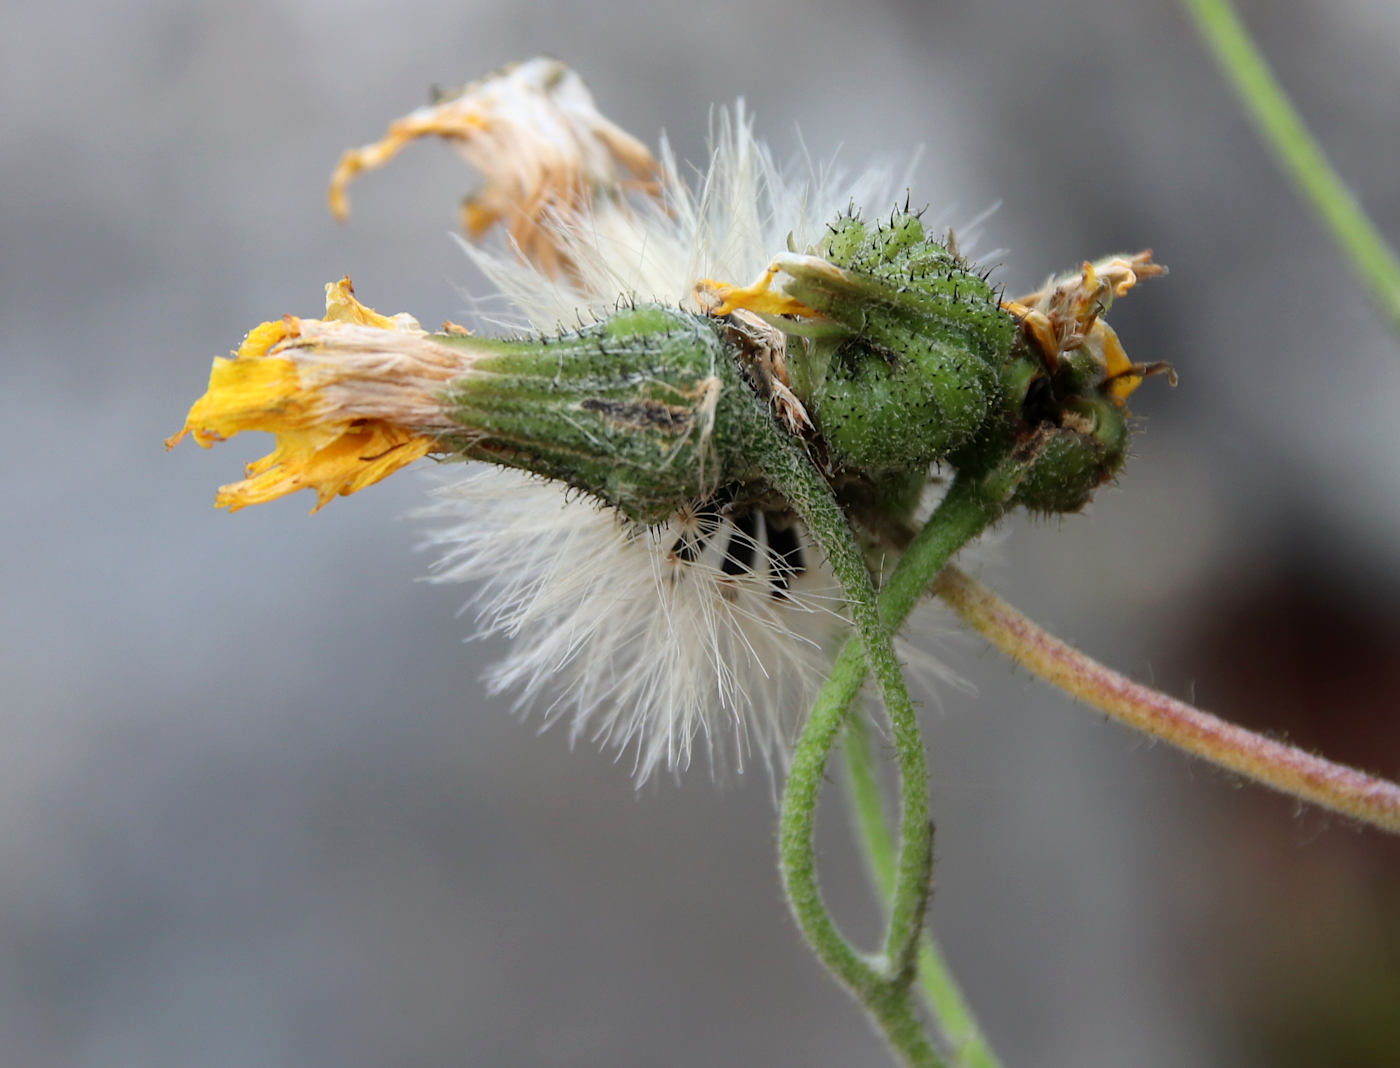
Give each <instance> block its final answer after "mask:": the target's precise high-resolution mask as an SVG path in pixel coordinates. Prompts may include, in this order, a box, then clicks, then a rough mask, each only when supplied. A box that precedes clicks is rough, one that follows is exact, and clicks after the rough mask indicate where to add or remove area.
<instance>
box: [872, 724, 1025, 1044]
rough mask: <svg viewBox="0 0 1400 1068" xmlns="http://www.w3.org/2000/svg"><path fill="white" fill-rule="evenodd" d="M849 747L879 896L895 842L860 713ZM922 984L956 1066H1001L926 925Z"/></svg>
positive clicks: (890, 876)
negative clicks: (886, 819) (890, 830)
mask: <svg viewBox="0 0 1400 1068" xmlns="http://www.w3.org/2000/svg"><path fill="white" fill-rule="evenodd" d="M845 752H846V779H847V788H848V792H849V797H850V803H851V807H852V809H853V810H854V815H855V820H856V828H857V832H858V833H857V837H858V839H859V841H860V843H861V845H862V846H863V848H864V853H865V861H866V867H867V868H868V869H869V870H870V877H871V881H872V882H874V884H875V887H876V890H877V892H878V893H879V894H880V896H881V898H888V897H889V895H890V893H891V892H892V891H893V888H894V843H893V842H892V841H891V839H890V832H889V828H888V826H887V825H886V822H885V811H884V804H883V803H882V801H881V798H880V789H879V785H878V782H877V780H876V775H875V767H874V760H873V758H872V756H871V752H870V734H869V731H868V730H867V729H866V725H865V721H864V720H863V719H862V718H861V717H859V716H849V717H847V719H846V734H845ZM919 983H920V985H921V986H922V987H923V991H924V998H925V999H926V1000H927V1002H928V1005H929V1008H930V1010H931V1011H932V1012H933V1016H934V1019H935V1020H937V1021H938V1024H939V1029H940V1030H941V1031H942V1032H943V1037H944V1038H945V1039H946V1041H947V1043H948V1046H949V1047H950V1048H951V1050H952V1053H953V1064H954V1065H955V1066H957V1068H999V1064H1000V1062H999V1061H998V1060H997V1058H996V1054H995V1053H993V1052H992V1048H991V1046H990V1045H988V1043H987V1040H986V1038H985V1037H984V1036H983V1034H982V1030H981V1028H979V1027H978V1025H977V1019H976V1017H975V1016H974V1015H973V1013H972V1009H971V1008H970V1007H969V1006H968V1004H967V1001H966V1000H965V999H964V998H963V995H962V991H961V990H960V989H959V988H958V984H957V982H956V980H954V978H953V973H952V970H951V969H950V968H949V967H948V963H947V961H945V960H944V958H943V954H942V952H941V951H940V950H939V948H938V942H937V940H936V939H934V937H933V935H932V933H931V932H930V931H928V930H927V929H925V931H924V937H923V940H922V941H921V942H920V945H919Z"/></svg>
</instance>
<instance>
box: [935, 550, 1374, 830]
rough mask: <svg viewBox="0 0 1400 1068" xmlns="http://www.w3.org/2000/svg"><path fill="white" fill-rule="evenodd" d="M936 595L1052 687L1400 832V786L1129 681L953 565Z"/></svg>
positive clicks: (1306, 797) (1277, 785)
mask: <svg viewBox="0 0 1400 1068" xmlns="http://www.w3.org/2000/svg"><path fill="white" fill-rule="evenodd" d="M933 591H934V593H936V594H938V596H939V597H941V598H942V599H943V600H944V601H945V602H946V603H947V604H948V605H949V607H951V608H952V609H953V611H955V612H956V613H957V614H958V615H959V616H960V617H961V618H962V620H963V622H965V623H967V624H968V626H970V627H972V628H973V629H974V630H976V631H977V632H978V633H979V634H981V635H982V636H983V637H984V638H986V639H987V640H988V641H989V642H991V643H992V644H993V645H995V646H996V647H997V648H998V649H1000V650H1001V651H1002V652H1003V653H1005V654H1006V655H1007V656H1009V657H1010V658H1011V659H1012V660H1014V661H1016V663H1018V664H1020V665H1021V666H1022V667H1024V668H1026V669H1027V670H1029V671H1031V672H1032V673H1034V674H1036V675H1038V676H1040V677H1041V678H1042V679H1044V680H1045V681H1046V682H1048V683H1050V684H1051V685H1052V686H1055V687H1057V688H1058V689H1061V690H1063V691H1064V692H1065V693H1067V694H1069V695H1070V696H1072V697H1076V698H1078V699H1079V700H1081V701H1084V702H1086V703H1088V704H1090V705H1093V706H1094V707H1095V708H1097V709H1099V710H1100V711H1101V712H1104V713H1105V714H1107V715H1109V716H1111V717H1113V718H1114V719H1116V720H1118V721H1119V722H1121V723H1126V724H1127V725H1128V726H1130V727H1133V728H1135V729H1137V730H1140V731H1142V732H1144V733H1145V734H1150V735H1151V736H1152V737H1154V738H1160V739H1162V740H1163V741H1164V742H1169V743H1171V744H1172V745H1174V746H1177V747H1178V748H1180V749H1184V750H1186V751H1187V752H1188V753H1192V754H1194V755H1195V756H1198V757H1202V758H1204V759H1206V760H1209V761H1211V762H1212V763H1214V764H1218V765H1220V766H1221V767H1223V768H1228V769H1230V770H1231V771H1234V772H1237V773H1238V774H1240V775H1243V776H1245V777H1246V778H1249V779H1252V780H1254V781H1255V782H1258V783H1262V784H1264V785H1265V786H1270V787H1273V788H1274V789H1275V790H1280V791H1282V792H1283V793H1286V794H1289V795H1291V796H1293V797H1296V798H1299V799H1300V800H1303V801H1308V802H1311V803H1312V804H1315V805H1321V806H1322V807H1323V808H1328V809H1331V810H1332V811H1334V812H1340V813H1342V814H1343V815H1346V816H1350V817H1352V818H1353V819H1357V820H1361V821H1362V822H1364V823H1369V824H1370V825H1371V826H1373V827H1378V828H1380V829H1381V830H1384V831H1389V832H1391V833H1392V834H1400V786H1397V785H1396V784H1395V783H1393V782H1387V781H1386V780H1385V779H1379V778H1376V777H1374V776H1371V775H1367V774H1366V773H1365V772H1362V771H1357V770H1356V769H1355V768H1349V767H1346V766H1344V765H1341V764H1334V763H1332V762H1331V761H1329V760H1324V759H1323V758H1322V757H1319V756H1314V755H1313V754H1311V753H1306V752H1304V751H1303V750H1301V749H1298V748H1295V747H1294V746H1291V745H1285V744H1284V743H1283V742H1278V741H1274V740H1273V739H1272V738H1265V737H1263V736H1262V735H1259V734H1255V733H1254V732H1253V731H1248V730H1245V729H1244V728H1243V727H1237V726H1235V725H1234V724H1232V723H1226V722H1225V721H1224V720H1222V719H1219V718H1218V717H1216V716H1212V715H1211V714H1210V713H1209V712H1202V711H1201V710H1200V709H1198V708H1193V707H1192V706H1191V705H1188V704H1186V703H1185V702H1183V701H1178V700H1176V699H1175V698H1172V697H1168V696H1167V695H1166V694H1163V693H1158V692H1157V691H1156V690H1152V689H1149V688H1148V687H1146V686H1143V685H1141V684H1139V683H1136V682H1133V681H1132V680H1131V679H1128V678H1125V677H1124V676H1122V675H1120V674H1118V673H1117V672H1116V671H1113V670H1111V669H1109V668H1106V667H1104V666H1103V665H1102V664H1100V663H1098V662H1097V661H1096V660H1093V659H1091V658H1090V657H1088V656H1085V655H1084V654H1083V653H1081V652H1079V650H1077V649H1074V648H1072V647H1070V646H1068V645H1066V644H1065V643H1064V642H1062V641H1060V640H1059V639H1058V638H1056V637H1054V636H1053V635H1051V634H1048V633H1046V632H1045V631H1044V630H1042V629H1041V628H1040V627H1038V626H1036V624H1034V623H1032V622H1031V621H1030V620H1029V619H1027V618H1026V617H1025V616H1023V615H1021V613H1020V612H1018V611H1016V609H1014V608H1012V607H1011V606H1010V605H1008V604H1007V603H1006V602H1004V601H1002V600H1001V599H1000V598H999V597H997V595H996V594H994V593H993V592H992V591H991V590H989V589H987V587H985V586H983V585H982V584H981V583H980V582H978V581H977V580H976V579H974V578H972V577H971V576H970V575H968V574H966V573H965V572H963V571H960V570H959V569H957V568H956V567H953V566H951V565H949V566H948V567H945V568H944V569H943V570H942V571H941V572H939V574H938V577H937V578H935V579H934V582H933Z"/></svg>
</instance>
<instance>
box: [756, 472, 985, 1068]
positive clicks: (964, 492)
mask: <svg viewBox="0 0 1400 1068" xmlns="http://www.w3.org/2000/svg"><path fill="white" fill-rule="evenodd" d="M802 461H803V462H802V466H803V467H804V468H805V469H806V471H807V472H811V474H810V475H808V474H806V473H804V472H792V473H791V475H792V479H791V480H792V481H795V482H797V483H798V484H799V485H801V484H805V483H806V481H807V480H808V479H809V478H810V477H813V476H815V472H814V471H812V469H811V467H810V465H809V464H807V462H806V459H805V457H803V458H802ZM1011 484H1012V483H1011V481H1010V480H1009V479H1002V480H1000V481H998V480H980V479H974V478H971V477H968V476H960V477H959V478H958V479H957V480H956V481H955V482H954V484H953V486H952V488H951V489H950V490H949V491H948V494H947V495H946V496H945V497H944V499H943V502H942V504H941V505H940V506H939V508H938V510H937V511H936V512H935V513H934V516H933V518H932V519H930V520H929V522H928V523H927V524H925V526H924V527H923V529H922V530H921V531H920V532H919V533H918V534H917V535H915V537H914V540H913V541H912V542H911V543H910V544H909V546H908V548H907V549H906V550H905V552H904V554H903V556H902V557H901V558H900V561H899V563H898V565H897V566H896V567H895V569H894V571H893V572H892V573H891V575H890V576H889V578H888V579H887V580H886V582H885V584H884V587H883V589H882V590H881V592H880V595H879V599H878V602H877V604H878V613H879V624H880V626H879V630H880V632H881V633H882V634H883V635H884V643H885V644H887V643H888V635H889V634H891V633H893V632H894V630H895V629H897V628H898V627H899V625H900V624H901V623H902V622H903V621H904V619H905V618H906V617H907V616H908V614H909V612H910V610H911V609H912V608H913V606H914V604H915V602H916V601H917V600H918V598H919V596H920V594H921V593H923V592H924V590H925V589H926V588H927V586H928V584H929V582H930V581H931V579H932V577H933V575H934V574H935V573H936V572H937V571H938V569H939V568H941V567H942V566H943V564H944V563H945V562H946V561H947V560H948V558H949V557H950V556H951V555H952V554H953V553H954V552H956V551H957V550H958V549H960V548H961V547H962V546H963V545H964V544H966V543H967V541H968V540H969V539H971V538H973V537H975V536H976V535H977V534H979V533H981V531H982V530H983V529H984V528H985V527H986V526H987V525H988V523H990V522H991V521H992V520H994V519H995V518H997V517H998V516H999V515H1000V514H1001V511H1002V507H1003V502H1004V501H1005V499H1006V497H1007V495H1008V494H1009V492H1010V490H1009V488H1008V487H1009V486H1010V485H1011ZM823 489H824V486H823ZM806 493H807V494H808V495H811V490H810V489H809V490H807V491H806ZM828 496H829V495H828ZM794 504H796V505H798V506H799V507H801V505H800V502H797V501H795V502H794ZM832 504H833V506H834V502H832ZM814 511H817V512H820V511H821V510H818V509H814ZM839 514H840V513H839V511H838V512H837V515H838V516H839ZM814 519H815V520H816V521H817V522H820V523H821V524H822V526H821V528H820V529H814V535H813V536H814V537H816V538H817V539H818V540H819V542H820V543H821V544H823V545H825V544H826V541H825V540H823V538H824V536H826V535H829V534H831V533H832V531H831V530H828V529H827V528H829V527H831V525H832V521H831V517H829V516H826V517H823V516H821V515H820V514H818V515H816V516H814V517H813V518H812V519H808V522H809V524H811V523H812V522H813V521H814ZM836 533H837V534H838V535H839V536H837V537H834V538H829V540H830V541H831V542H832V543H833V544H837V543H840V542H843V541H845V540H847V539H849V537H850V533H849V527H848V526H847V525H846V522H845V519H844V517H841V519H840V524H839V528H838V530H837V531H836ZM838 551H839V550H838ZM861 566H862V569H863V567H864V565H863V563H862V565H861ZM866 581H867V582H868V579H867V580H866ZM896 667H897V665H896ZM865 674H866V658H865V655H864V651H863V648H862V639H861V637H860V636H853V637H852V638H851V639H850V640H848V641H847V642H846V645H845V647H844V648H843V649H842V650H841V652H840V654H839V655H838V656H837V658H836V661H835V663H834V665H833V666H832V670H831V674H830V675H829V676H828V677H827V681H826V683H825V684H824V685H823V687H822V690H821V692H820V693H819V694H818V696H817V700H816V703H815V705H814V706H813V709H812V713H811V715H810V716H809V717H808V719H807V722H806V724H805V725H804V727H803V730H802V734H801V736H800V737H799V739H798V742H797V745H796V748H795V749H794V753H793V760H792V767H791V770H790V771H789V774H788V782H787V787H786V789H785V791H784V795H783V805H782V813H781V816H780V820H779V850H780V854H781V864H782V871H783V881H784V886H785V888H786V890H787V893H788V898H789V901H790V902H791V904H792V908H793V912H794V914H795V915H796V917H797V920H798V924H799V925H800V926H801V927H802V930H803V932H804V934H806V936H807V938H808V940H809V941H810V942H811V944H812V946H813V948H814V949H815V950H816V952H817V953H818V955H819V956H821V958H822V960H823V961H825V962H826V963H827V965H828V967H830V968H831V970H832V971H833V972H835V973H836V975H837V976H838V977H839V978H841V979H842V981H844V982H845V983H846V985H847V986H848V987H850V988H851V989H852V991H853V992H855V994H856V996H857V997H858V998H860V999H861V1001H862V1002H863V1003H864V1004H865V1005H866V1007H867V1008H868V1009H869V1010H870V1011H871V1012H872V1014H873V1015H875V1016H876V1018H877V1020H878V1019H879V1018H880V1017H879V1013H878V1012H877V1010H876V1008H875V1007H873V1006H872V998H871V995H872V993H873V994H875V995H876V996H878V997H880V998H884V997H888V996H889V995H890V994H891V992H893V991H899V992H900V993H901V994H902V1003H903V1005H904V1006H905V1015H906V1016H907V1015H910V1014H911V1013H910V1010H909V1009H908V980H909V978H910V976H909V975H908V974H907V972H906V969H904V968H901V967H900V966H899V962H897V961H896V960H895V959H893V958H889V959H888V963H889V964H891V965H892V966H894V967H895V969H896V976H895V978H897V979H898V982H891V981H890V979H889V978H888V977H883V976H880V975H879V974H878V973H876V972H875V971H874V969H872V968H871V967H870V965H868V964H867V963H866V962H865V961H864V960H863V959H862V958H861V957H860V956H859V955H858V954H856V953H855V951H854V950H853V949H851V947H850V946H849V944H848V943H846V942H845V940H844V939H843V938H841V936H840V934H839V932H838V931H837V930H836V927H835V924H834V923H833V922H832V920H831V917H830V915H829V914H828V913H827V911H826V908H825V906H824V905H823V903H822V900H821V893H820V890H819V888H818V885H817V880H816V870H815V859H814V854H813V846H812V829H813V820H814V816H815V811H816V801H817V795H818V792H819V791H820V788H821V784H822V782H823V780H824V777H825V772H826V761H827V754H828V753H829V752H830V751H831V747H832V746H833V745H834V744H835V741H836V736H837V734H838V732H839V731H840V729H841V725H842V723H843V722H844V721H845V720H846V717H847V713H848V711H849V709H850V707H851V704H852V703H853V702H854V700H855V698H856V695H857V694H859V692H860V689H861V686H862V684H863V683H864V681H865ZM909 741H910V739H909V736H908V732H905V733H904V734H901V733H899V732H896V733H895V734H894V742H895V745H896V747H897V748H898V747H900V746H901V745H907V744H909ZM912 742H913V744H914V745H915V746H917V748H918V750H919V765H920V769H921V770H922V764H923V759H922V757H923V747H922V742H921V741H920V740H919V738H918V734H917V726H915V728H914V731H913V737H912ZM899 755H900V756H902V755H903V754H899ZM900 770H901V778H902V780H903V772H904V771H905V770H906V769H905V767H904V766H903V763H902V762H901V768H900ZM926 791H927V783H926V781H925V778H924V776H923V775H922V774H921V775H920V778H919V788H918V795H917V797H911V793H912V791H911V790H910V789H909V784H908V783H907V782H905V781H902V782H901V796H900V802H901V834H902V835H904V832H906V831H907V829H908V828H909V827H910V826H911V821H912V820H914V819H918V820H919V821H920V822H919V824H918V826H919V827H921V828H922V830H923V832H924V836H925V837H927V836H928V835H929V834H930V833H931V829H930V828H929V825H928V823H927V816H926V813H927V797H926ZM910 807H913V809H914V812H913V813H912V814H911V812H910V811H909V808H910ZM908 845H909V843H908V838H907V836H906V837H903V838H902V840H901V849H900V853H901V854H907V853H908ZM929 846H931V842H928V843H927V845H926V846H925V848H928V847H929ZM887 853H888V856H889V866H890V873H891V877H890V887H891V893H890V898H891V901H892V904H891V907H890V913H891V923H890V928H889V935H888V937H887V939H886V943H887V945H890V944H899V942H900V940H903V939H909V938H910V935H909V934H908V933H906V932H900V931H899V930H898V928H897V926H896V922H897V917H898V915H899V912H900V909H899V905H900V899H899V895H900V893H901V892H908V891H909V890H910V889H911V888H910V887H908V885H907V882H908V878H909V873H910V872H911V871H917V872H918V875H919V879H920V884H919V886H918V887H917V890H916V892H917V894H918V898H919V900H920V901H921V902H926V901H927V894H928V885H927V872H928V867H927V863H928V862H927V860H924V859H922V858H920V860H919V862H918V863H917V864H916V863H911V862H909V861H908V860H907V859H905V858H903V857H901V856H899V855H896V853H895V851H894V850H893V848H889V849H888V850H887ZM901 861H903V862H901ZM902 884H903V885H902ZM922 909H923V905H922V904H921V905H920V907H919V909H918V919H919V924H918V926H917V927H916V928H915V930H914V931H913V932H912V947H917V946H918V944H919V941H920V938H919V936H920V935H921V934H922V930H923V926H922V919H923V917H922ZM903 911H904V913H905V914H907V913H908V912H909V909H908V908H907V906H906V908H905V909H904V910H903ZM912 947H911V948H910V949H908V950H905V952H908V953H909V955H910V956H911V957H912V956H913V955H914V949H913V948H912ZM872 980H874V982H872ZM902 1019H904V1017H901V1020H902ZM949 1024H950V1022H949V1021H943V1020H940V1026H942V1027H943V1029H944V1030H945V1031H948V1032H950V1033H951V1032H957V1031H958V1025H957V1022H956V1021H952V1022H951V1026H949ZM882 1026H885V1025H884V1023H883V1021H882ZM886 1033H887V1034H889V1031H888V1028H886ZM894 1041H895V1040H894V1038H893V1037H891V1042H892V1043H893V1042H894ZM923 1041H924V1042H925V1044H926V1042H927V1040H926V1039H924V1040H923ZM897 1048H898V1047H897ZM927 1056H929V1057H933V1056H934V1055H933V1051H932V1048H931V1047H929V1048H928V1050H927ZM911 1063H915V1062H913V1061H911ZM928 1063H936V1059H935V1060H931V1061H929V1062H928Z"/></svg>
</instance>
